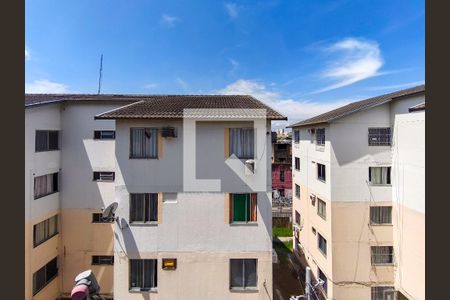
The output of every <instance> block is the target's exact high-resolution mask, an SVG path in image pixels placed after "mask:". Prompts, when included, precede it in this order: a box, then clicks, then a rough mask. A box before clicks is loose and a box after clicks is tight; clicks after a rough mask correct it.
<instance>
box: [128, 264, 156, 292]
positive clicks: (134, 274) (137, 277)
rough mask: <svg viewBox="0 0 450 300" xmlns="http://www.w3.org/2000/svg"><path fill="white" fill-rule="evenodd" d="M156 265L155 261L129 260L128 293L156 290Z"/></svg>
mask: <svg viewBox="0 0 450 300" xmlns="http://www.w3.org/2000/svg"><path fill="white" fill-rule="evenodd" d="M157 264H158V263H157V260H156V259H130V281H129V282H130V291H149V290H152V289H156V288H157Z"/></svg>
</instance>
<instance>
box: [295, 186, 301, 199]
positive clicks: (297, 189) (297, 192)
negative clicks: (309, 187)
mask: <svg viewBox="0 0 450 300" xmlns="http://www.w3.org/2000/svg"><path fill="white" fill-rule="evenodd" d="M295 197H297V198H298V199H300V186H299V185H298V184H295Z"/></svg>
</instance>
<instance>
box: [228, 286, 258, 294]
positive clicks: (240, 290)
mask: <svg viewBox="0 0 450 300" xmlns="http://www.w3.org/2000/svg"><path fill="white" fill-rule="evenodd" d="M230 292H232V293H259V290H258V288H256V287H253V288H251V287H249V288H239V287H232V288H230Z"/></svg>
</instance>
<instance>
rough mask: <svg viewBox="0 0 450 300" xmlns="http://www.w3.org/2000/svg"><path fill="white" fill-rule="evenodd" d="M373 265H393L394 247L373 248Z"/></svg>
mask: <svg viewBox="0 0 450 300" xmlns="http://www.w3.org/2000/svg"><path fill="white" fill-rule="evenodd" d="M370 250H371V261H372V265H383V264H392V263H393V262H394V249H393V247H392V246H372V247H370Z"/></svg>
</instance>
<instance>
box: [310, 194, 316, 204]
mask: <svg viewBox="0 0 450 300" xmlns="http://www.w3.org/2000/svg"><path fill="white" fill-rule="evenodd" d="M309 199H311V204H312V206H315V205H316V195H313V194H311V195H309Z"/></svg>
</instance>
